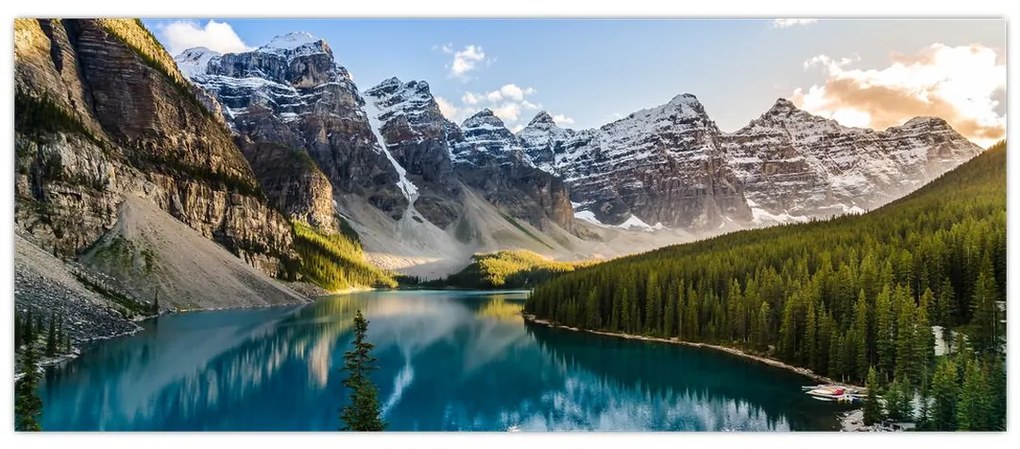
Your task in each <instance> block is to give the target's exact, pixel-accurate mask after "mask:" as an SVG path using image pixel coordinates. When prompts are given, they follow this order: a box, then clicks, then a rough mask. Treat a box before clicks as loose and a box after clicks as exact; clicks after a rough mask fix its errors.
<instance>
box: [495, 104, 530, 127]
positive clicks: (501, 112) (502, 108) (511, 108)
mask: <svg viewBox="0 0 1020 449" xmlns="http://www.w3.org/2000/svg"><path fill="white" fill-rule="evenodd" d="M489 109H491V110H492V113H493V114H496V117H499V118H500V120H503V123H506V124H507V126H511V124H512V123H514V122H517V121H518V120H520V118H521V109H523V107H522V106H521V105H520V103H503V104H500V105H498V106H493V107H491V108H489Z"/></svg>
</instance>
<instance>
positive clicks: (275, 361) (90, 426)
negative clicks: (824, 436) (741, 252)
mask: <svg viewBox="0 0 1020 449" xmlns="http://www.w3.org/2000/svg"><path fill="white" fill-rule="evenodd" d="M526 297H527V293H526V292H472V291H392V292H367V293H359V294H352V295H343V296H334V297H328V298H322V299H320V300H319V301H317V302H315V303H313V304H308V305H302V306H285V307H274V308H265V309H244V310H224V311H209V312H193V313H182V314H174V315H167V316H163V317H161V318H159V319H158V320H150V321H147V322H144V323H142V324H143V325H144V327H145V330H143V331H142V332H139V333H137V334H135V335H132V336H129V337H124V338H118V339H114V340H110V341H105V342H100V343H96V344H94V345H93V346H91V347H90V348H88V349H87V350H86V351H85V353H84V354H83V355H82V356H81V357H79V358H78V359H75V360H72V361H70V362H68V363H66V364H64V365H63V366H59V367H52V368H50V369H49V370H48V371H47V373H46V376H45V381H44V382H43V384H42V386H41V397H42V399H43V402H44V416H43V423H42V424H43V428H44V429H45V430H49V431H53V430H87V431H93V430H107V431H115V430H137V431H153V430H161V431H178V430H179V431H195V430H217V431H255V430H259V431H330V430H336V429H337V428H338V427H339V426H340V422H339V418H338V416H339V413H338V411H339V409H340V407H342V406H343V405H344V403H345V401H346V392H345V391H344V388H343V386H342V383H341V382H342V380H343V378H344V373H343V372H342V371H341V370H340V368H341V366H342V363H343V353H344V351H346V350H347V349H348V348H349V344H350V341H351V338H352V331H351V327H352V317H353V315H354V312H355V310H357V309H361V310H362V311H363V313H365V315H366V317H367V318H368V319H369V320H370V324H369V332H368V337H369V340H370V341H371V342H372V343H374V344H375V345H376V348H375V355H376V356H377V357H378V369H377V370H376V371H375V372H374V373H373V375H372V378H373V380H374V381H375V383H376V385H378V387H379V399H380V403H381V404H382V406H383V416H384V419H385V421H386V423H387V430H397V431H456V430H477V431H506V430H521V431H543V430H620V431H639V430H681V431H706V430H707V431H722V430H763V431H773V430H774V431H787V430H837V429H838V420H837V413H839V412H841V411H844V410H846V407H845V406H842V405H839V404H835V403H832V402H822V401H817V400H814V399H811V398H810V397H808V396H807V395H805V394H803V393H802V392H801V389H800V387H801V385H807V384H812V383H814V382H812V381H811V380H809V379H807V378H806V377H803V376H801V375H798V374H795V373H792V372H788V371H785V370H781V369H778V368H774V367H770V366H767V365H763V364H760V363H756V362H753V361H749V360H745V359H742V358H739V357H736V356H732V355H729V354H725V353H721V352H718V351H712V350H708V349H699V348H690V347H684V346H679V345H670V344H664V343H651V342H641V341H632V340H626V339H620V338H613V337H604V336H597V335H592V334H587V333H578V332H571V331H567V330H559V329H550V328H546V327H543V326H540V325H532V324H526V323H525V322H524V321H523V319H522V318H521V316H520V311H521V308H522V307H523V305H524V300H525V298H526Z"/></svg>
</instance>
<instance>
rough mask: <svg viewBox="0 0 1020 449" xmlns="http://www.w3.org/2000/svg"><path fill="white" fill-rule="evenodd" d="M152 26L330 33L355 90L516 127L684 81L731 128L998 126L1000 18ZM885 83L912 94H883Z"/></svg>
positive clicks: (622, 107)
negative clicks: (387, 93) (770, 124)
mask: <svg viewBox="0 0 1020 449" xmlns="http://www.w3.org/2000/svg"><path fill="white" fill-rule="evenodd" d="M144 22H145V24H146V25H147V26H148V27H149V28H150V29H152V30H153V32H154V33H155V34H156V36H157V37H158V38H159V39H160V40H161V41H163V43H164V45H166V46H167V47H168V49H169V50H171V52H178V51H180V50H183V49H184V48H181V47H185V46H194V45H195V44H196V43H201V44H204V45H205V46H209V47H211V48H216V47H220V48H219V49H220V50H224V49H226V50H229V51H240V50H243V49H244V48H255V47H258V46H260V45H263V44H264V43H266V42H268V41H269V40H270V39H271V38H272V37H273V36H275V35H278V34H283V33H287V32H290V31H306V32H309V33H312V34H314V35H315V36H317V37H321V38H323V39H325V40H326V41H327V42H328V43H329V45H330V46H331V47H332V48H333V52H334V55H335V57H336V59H337V61H338V62H339V63H340V64H341V65H343V66H345V67H347V69H348V70H349V71H350V72H351V73H352V74H353V75H354V77H355V82H356V83H357V84H358V86H359V88H360V89H362V90H367V89H368V88H370V87H372V86H374V85H375V84H377V83H378V82H380V81H382V80H383V79H386V78H389V77H391V76H397V77H398V78H400V79H402V80H405V81H407V80H412V79H423V80H426V81H428V82H429V84H430V85H431V86H432V91H433V94H434V95H436V96H438V97H441V98H442V99H443V102H442V103H443V107H444V113H446V114H447V115H448V116H450V117H451V118H452V119H454V120H457V121H460V120H462V119H463V118H465V117H466V116H467V115H469V114H470V113H472V112H474V111H476V110H478V109H479V108H481V107H490V108H492V109H494V110H497V111H498V112H497V113H498V115H501V117H503V118H504V121H506V122H507V124H508V126H510V127H515V126H522V125H524V124H526V123H527V121H528V120H530V119H531V117H533V116H534V115H535V113H537V112H538V110H539V109H543V110H547V111H549V112H550V113H551V114H553V115H555V116H557V118H558V119H559V121H560V122H561V123H562V124H563V125H564V126H567V127H573V128H588V127H596V126H601V125H603V124H605V123H608V122H610V121H613V120H615V119H617V118H620V117H623V116H626V115H627V114H629V113H631V112H634V111H636V110H638V109H642V108H647V107H652V106H655V105H659V104H662V103H665V102H667V101H669V100H670V99H671V98H672V97H673V96H675V95H677V94H680V93H685V92H689V93H693V94H694V95H696V96H697V97H698V99H699V100H701V102H702V103H703V104H704V105H705V108H706V110H707V111H708V113H709V114H710V115H711V117H712V118H713V119H715V121H716V123H717V124H718V125H719V127H720V128H721V129H722V130H724V131H734V130H736V129H738V128H739V127H741V126H744V125H746V124H747V122H748V121H749V120H751V119H753V118H755V117H757V116H758V115H760V114H761V113H762V112H764V111H765V110H766V109H768V108H769V107H770V106H771V105H772V104H773V103H774V102H775V100H776V98H778V97H785V98H791V99H792V100H794V102H795V103H797V104H799V105H802V107H804V108H805V109H807V110H809V111H811V112H814V113H817V114H820V115H824V116H828V117H832V118H835V119H836V120H839V121H840V122H841V123H844V124H847V125H850V126H870V127H876V128H884V127H886V126H890V125H894V124H899V123H902V122H903V121H906V120H907V119H909V118H910V117H911V116H913V115H939V116H943V118H946V119H947V120H949V121H950V123H952V124H953V125H954V126H956V127H957V128H958V129H961V132H964V130H966V131H965V132H964V134H965V135H968V136H969V137H971V138H972V139H974V140H975V141H978V142H979V143H985V142H983V141H993V140H995V139H996V138H997V133H1002V132H1004V129H1005V95H1004V93H1005V63H1006V61H1005V58H1006V56H1005V55H1006V53H1005V22H1004V21H1001V20H826V19H822V20H817V21H814V20H798V21H786V22H782V23H780V22H776V21H773V20H764V19H755V20H665V19H655V20H553V19H529V20H493V19H485V20H481V19H479V20H464V19H456V20H436V19H412V20H394V19H375V20H366V19H312V20H298V19H287V20H276V19H243V20H241V19H221V18H216V19H212V22H210V19H181V20H175V19H161V20H144ZM231 33H233V35H234V36H230V34H231ZM458 53H459V59H460V62H459V63H455V59H457V58H458ZM919 80H920V81H919ZM848 85H851V87H850V88H848V87H847V86H848ZM505 86H512V87H510V88H504V87H505ZM501 88H503V89H502V90H501ZM878 88H881V89H878ZM798 89H799V90H798ZM493 92H501V94H500V95H492V94H491V93H493ZM888 92H893V93H894V94H895V95H900V94H902V95H904V101H899V102H895V104H892V105H889V104H885V105H882V104H881V103H890V102H889V101H884V102H883V101H877V100H876V99H875V97H876V96H877V95H881V94H882V93H886V95H885V96H884V97H883V98H884V99H889V98H892V96H890V95H888ZM469 94H470V95H469ZM487 94H489V95H487ZM472 100H475V101H474V102H472ZM915 100H916V101H915ZM897 122H898V123H897Z"/></svg>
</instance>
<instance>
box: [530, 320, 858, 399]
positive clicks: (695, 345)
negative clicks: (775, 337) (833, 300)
mask: <svg viewBox="0 0 1020 449" xmlns="http://www.w3.org/2000/svg"><path fill="white" fill-rule="evenodd" d="M521 316H522V317H524V321H525V322H528V323H534V324H539V325H542V326H546V327H550V328H554V329H566V330H569V331H573V332H586V333H589V334H595V335H602V336H606V337H615V338H625V339H628V340H640V341H650V342H656V343H667V344H673V345H680V346H688V347H692V348H706V349H711V350H714V351H719V352H725V353H727V354H730V355H733V356H737V357H742V358H745V359H749V360H754V361H756V362H759V363H763V364H765V365H769V366H772V367H776V368H780V369H784V370H787V371H792V372H794V373H797V374H800V375H802V376H805V377H808V378H810V379H813V380H816V381H818V382H822V383H826V384H831V385H840V386H844V387H852V388H863V387H861V386H859V385H854V384H851V383H847V382H839V381H836V380H834V379H832V378H829V377H826V376H823V375H821V374H818V373H815V372H814V371H811V370H810V369H807V368H802V367H799V366H794V365H790V364H788V363H784V362H781V361H779V360H776V359H773V358H769V357H765V356H760V355H755V354H750V353H748V352H745V351H743V350H740V349H736V348H730V347H727V346H722V345H714V344H711V343H697V342H691V341H684V340H680V339H678V338H675V337H674V338H662V337H649V336H646V335H635V334H627V333H622V332H605V331H596V330H590V329H582V328H579V327H571V326H564V325H562V324H557V323H554V322H552V321H549V320H545V319H542V318H538V317H536V316H535V315H532V314H529V313H521Z"/></svg>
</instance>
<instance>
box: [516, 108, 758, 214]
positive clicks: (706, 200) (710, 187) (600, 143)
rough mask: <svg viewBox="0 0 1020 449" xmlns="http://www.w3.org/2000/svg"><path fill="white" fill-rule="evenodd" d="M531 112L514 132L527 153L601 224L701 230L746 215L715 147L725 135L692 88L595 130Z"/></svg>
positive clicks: (740, 196) (739, 192) (736, 183)
mask: <svg viewBox="0 0 1020 449" xmlns="http://www.w3.org/2000/svg"><path fill="white" fill-rule="evenodd" d="M549 122H550V121H549V120H548V119H545V118H543V117H541V115H540V116H539V117H536V119H535V120H532V122H531V124H529V125H528V126H527V127H526V128H524V129H523V130H522V131H521V132H520V133H519V135H520V136H521V138H522V140H523V141H524V142H525V143H524V147H525V148H527V149H528V151H529V153H530V156H531V157H532V158H535V159H538V160H539V161H540V162H539V164H541V166H543V167H546V169H547V170H550V171H552V172H553V173H559V174H562V175H563V176H564V178H565V180H566V182H567V184H568V185H569V186H570V189H571V192H572V199H573V201H574V202H575V203H579V206H578V209H577V210H578V211H590V212H591V213H593V214H594V216H595V218H596V219H597V220H599V221H600V222H603V223H607V224H614V225H615V224H620V223H624V222H626V221H627V220H629V219H631V218H632V217H637V218H638V219H639V220H640V221H642V222H644V223H647V224H650V225H654V224H660V223H661V224H662V225H665V226H667V227H670V228H682V229H687V230H693V231H706V230H714V229H716V228H719V227H720V226H721V225H725V224H727V223H729V222H738V223H747V222H750V221H751V218H752V216H751V210H750V208H749V207H748V206H747V203H746V201H745V199H744V196H743V189H742V186H741V184H740V182H739V181H738V180H737V178H736V175H735V173H734V172H733V171H732V169H731V168H730V167H729V165H728V164H727V161H726V158H725V154H724V153H723V151H722V149H721V148H720V145H719V140H720V138H721V135H722V133H721V132H720V131H719V128H718V127H716V125H715V122H713V121H712V120H711V119H710V118H709V117H708V114H706V113H705V109H704V107H702V105H701V103H700V102H698V100H697V99H696V98H695V97H694V96H693V95H690V94H683V95H678V96H676V97H675V98H673V99H672V100H671V101H670V102H669V103H667V104H665V105H662V106H658V107H655V108H650V109H644V110H641V111H638V112H635V113H633V114H631V115H629V116H628V117H626V118H624V119H621V120H618V121H616V122H613V123H610V124H608V125H605V126H603V127H601V128H599V129H597V130H586V131H580V132H565V131H564V130H561V129H559V127H557V126H556V125H555V123H549Z"/></svg>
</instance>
